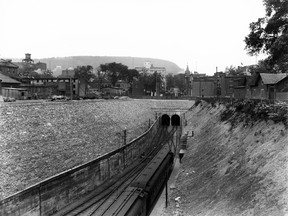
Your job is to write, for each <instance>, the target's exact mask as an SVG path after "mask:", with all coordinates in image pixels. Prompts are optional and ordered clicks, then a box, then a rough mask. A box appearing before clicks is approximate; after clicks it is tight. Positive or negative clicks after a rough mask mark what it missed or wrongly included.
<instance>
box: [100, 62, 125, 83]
mask: <svg viewBox="0 0 288 216" xmlns="http://www.w3.org/2000/svg"><path fill="white" fill-rule="evenodd" d="M100 70H101V71H102V72H103V73H105V74H106V76H107V77H108V79H109V80H110V82H111V84H112V85H113V86H115V84H116V82H117V81H118V80H119V79H121V78H122V77H123V76H124V74H127V73H128V67H127V66H126V65H123V64H121V63H116V62H112V63H106V64H101V65H100Z"/></svg>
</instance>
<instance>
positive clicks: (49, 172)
mask: <svg viewBox="0 0 288 216" xmlns="http://www.w3.org/2000/svg"><path fill="white" fill-rule="evenodd" d="M192 104H193V101H180V100H177V101H176V100H175V101H168V100H132V99H131V100H94V101H93V100H91V101H89V100H87V101H86V100H85V101H73V102H72V101H69V102H39V103H23V104H22V103H20V102H19V103H2V105H1V104H0V152H1V157H0V200H1V199H3V198H5V197H7V196H9V195H12V194H13V193H15V192H18V191H20V190H23V189H25V188H27V187H29V186H31V185H33V184H36V183H38V182H40V181H42V180H44V179H46V178H48V177H51V176H53V175H56V174H58V173H60V172H63V171H65V170H68V169H70V168H73V167H75V166H77V165H80V164H83V163H86V162H88V161H90V160H93V159H95V158H97V157H99V156H101V155H103V154H105V153H107V152H110V151H112V150H115V149H116V148H119V147H121V146H122V145H123V130H124V129H126V132H127V133H126V135H127V142H129V141H131V140H132V139H134V138H136V137H137V136H139V135H141V134H142V133H143V132H144V131H146V130H147V129H148V127H149V122H150V124H152V122H153V121H154V120H155V111H154V109H151V108H158V107H160V108H161V107H167V108H183V109H187V110H188V109H189V108H190V107H191V106H192ZM149 120H150V121H149Z"/></svg>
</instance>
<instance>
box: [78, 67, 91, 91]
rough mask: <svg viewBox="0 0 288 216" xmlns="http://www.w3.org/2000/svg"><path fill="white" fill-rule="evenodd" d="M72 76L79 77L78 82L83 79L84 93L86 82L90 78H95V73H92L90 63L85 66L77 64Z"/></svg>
mask: <svg viewBox="0 0 288 216" xmlns="http://www.w3.org/2000/svg"><path fill="white" fill-rule="evenodd" d="M74 77H75V78H76V79H79V80H80V82H81V81H84V83H85V94H86V92H87V85H88V82H89V81H90V80H91V79H92V78H95V75H94V74H93V67H92V66H90V65H87V66H77V67H76V68H75V75H74Z"/></svg>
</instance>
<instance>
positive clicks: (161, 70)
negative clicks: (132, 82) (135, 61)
mask: <svg viewBox="0 0 288 216" xmlns="http://www.w3.org/2000/svg"><path fill="white" fill-rule="evenodd" d="M135 69H136V70H137V71H139V72H144V71H146V72H148V73H152V74H153V73H155V72H157V73H160V74H162V75H166V68H165V67H155V66H154V65H153V64H152V63H151V62H144V66H143V67H135Z"/></svg>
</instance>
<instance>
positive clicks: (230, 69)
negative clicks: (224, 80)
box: [225, 65, 243, 76]
mask: <svg viewBox="0 0 288 216" xmlns="http://www.w3.org/2000/svg"><path fill="white" fill-rule="evenodd" d="M225 73H226V74H227V75H229V76H237V75H243V70H241V69H240V68H237V67H234V66H233V65H230V67H226V68H225Z"/></svg>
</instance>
